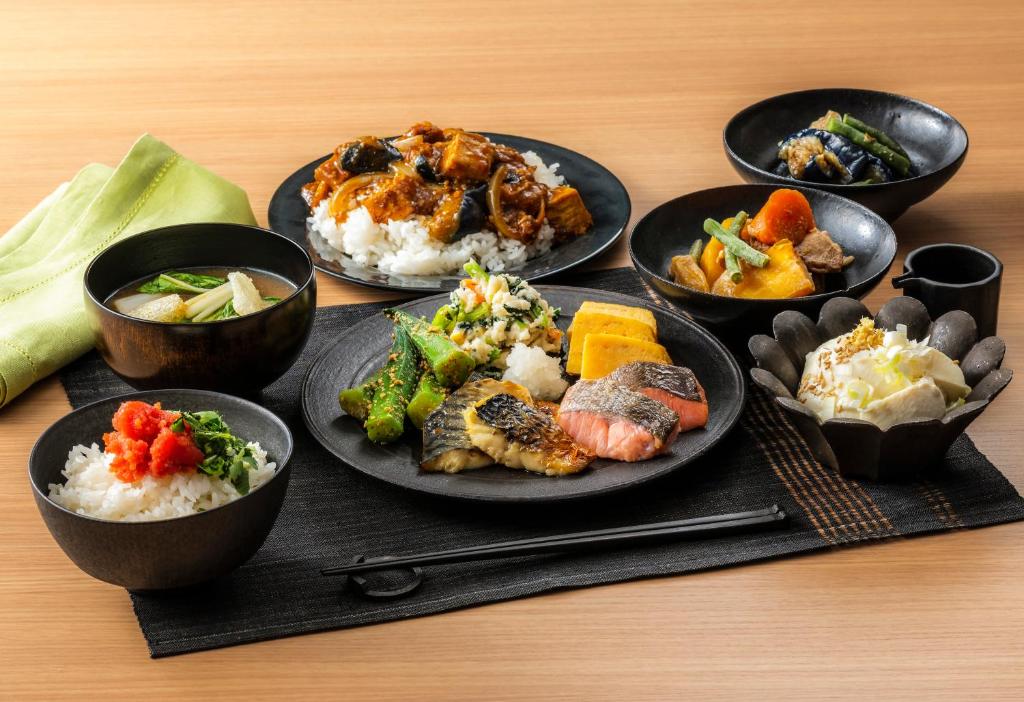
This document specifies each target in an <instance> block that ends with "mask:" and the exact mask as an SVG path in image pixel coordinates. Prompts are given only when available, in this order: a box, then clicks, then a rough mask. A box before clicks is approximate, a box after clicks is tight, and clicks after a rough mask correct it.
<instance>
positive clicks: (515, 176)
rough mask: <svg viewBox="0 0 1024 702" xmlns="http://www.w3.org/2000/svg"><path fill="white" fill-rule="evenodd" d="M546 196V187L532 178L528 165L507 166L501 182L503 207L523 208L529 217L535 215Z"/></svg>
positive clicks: (538, 212) (537, 213)
mask: <svg viewBox="0 0 1024 702" xmlns="http://www.w3.org/2000/svg"><path fill="white" fill-rule="evenodd" d="M547 196H548V189H547V188H546V187H545V186H543V185H541V184H540V183H538V182H537V181H536V180H534V179H533V173H532V171H531V170H530V169H529V168H528V167H526V166H509V167H508V168H507V170H506V172H505V181H504V182H503V183H502V184H501V204H502V205H503V206H504V207H511V208H514V209H517V210H523V211H524V212H526V213H527V214H529V215H530V216H531V217H536V216H537V215H539V214H540V208H541V206H542V205H543V204H544V201H545V200H546V199H547Z"/></svg>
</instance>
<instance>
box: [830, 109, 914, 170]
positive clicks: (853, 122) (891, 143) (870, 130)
mask: <svg viewBox="0 0 1024 702" xmlns="http://www.w3.org/2000/svg"><path fill="white" fill-rule="evenodd" d="M843 121H844V122H846V123H847V124H848V125H850V126H851V127H853V128H854V129H859V130H861V131H862V132H864V133H865V134H870V135H871V136H873V137H874V138H875V139H878V140H879V141H880V142H882V143H883V144H885V145H886V146H888V147H889V148H890V149H892V150H893V151H895V152H896V153H898V154H899V155H900V156H903V157H905V158H908V159H909V158H910V155H909V154H908V153H907V152H906V151H905V150H904V149H903V147H902V146H900V143H899V142H898V141H896V140H895V139H893V138H892V137H891V136H889V135H888V134H886V133H885V132H883V131H882V130H881V129H879V128H878V127H872V126H871V125H870V124H867V123H866V122H861V121H860V120H859V119H857V118H856V117H854V116H853V115H851V114H850V113H849V112H847V113H846V114H845V115H843Z"/></svg>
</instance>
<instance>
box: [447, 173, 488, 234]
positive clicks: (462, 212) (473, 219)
mask: <svg viewBox="0 0 1024 702" xmlns="http://www.w3.org/2000/svg"><path fill="white" fill-rule="evenodd" d="M485 224H487V183H484V184H483V185H478V186H477V187H475V188H470V189H469V190H467V191H466V192H465V193H464V194H463V195H462V204H461V205H460V206H459V228H458V229H457V230H456V231H455V237H454V238H453V239H452V241H458V240H459V239H461V238H462V237H464V236H466V235H468V234H475V233H476V232H478V231H480V230H482V229H483V228H484V225H485Z"/></svg>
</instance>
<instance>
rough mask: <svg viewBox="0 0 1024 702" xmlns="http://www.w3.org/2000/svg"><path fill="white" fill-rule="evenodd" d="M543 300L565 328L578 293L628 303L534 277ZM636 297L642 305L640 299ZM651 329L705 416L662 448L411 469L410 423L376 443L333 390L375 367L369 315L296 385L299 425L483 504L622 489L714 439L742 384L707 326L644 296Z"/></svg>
mask: <svg viewBox="0 0 1024 702" xmlns="http://www.w3.org/2000/svg"><path fill="white" fill-rule="evenodd" d="M537 289H538V290H539V291H540V292H541V294H542V295H543V296H544V298H545V299H546V300H547V301H548V302H549V303H551V304H552V305H554V306H556V307H561V308H562V310H563V315H562V317H561V318H560V319H559V322H558V325H559V326H560V327H561V328H562V329H565V328H567V327H568V326H569V324H570V323H571V322H572V317H573V313H574V312H575V311H576V310H577V309H578V308H579V306H580V303H582V302H583V301H584V300H595V301H603V302H614V303H618V304H624V305H634V306H635V305H637V304H638V302H639V301H638V300H637V299H635V298H632V297H627V296H625V295H619V294H617V293H609V292H603V291H600V290H588V289H585V288H568V287H562V286H554V285H538V286H537ZM446 301H447V296H446V295H444V296H441V295H438V296H434V297H428V298H424V299H422V300H416V301H414V302H410V303H408V304H405V305H402V307H401V309H405V310H408V311H409V312H410V313H412V314H415V315H425V316H431V315H433V313H434V312H435V310H436V309H437V307H438V306H439V305H441V304H443V303H444V302H446ZM641 304H642V303H641ZM643 306H644V307H647V308H649V309H650V310H651V311H653V312H654V316H655V318H656V319H657V321H658V336H659V339H660V341H661V343H662V344H664V346H665V347H666V348H667V349H668V351H669V353H670V354H671V355H672V358H673V360H675V361H676V362H677V363H680V364H683V365H686V366H689V367H690V368H691V369H692V370H693V372H694V373H696V374H697V378H698V379H699V380H700V382H701V384H702V385H703V386H704V390H705V392H706V393H707V397H708V404H709V406H710V414H709V417H708V425H707V428H706V429H704V430H700V429H698V430H695V431H691V432H687V433H685V434H683V435H681V436H680V437H679V438H678V439H677V440H676V441H675V443H674V444H673V445H672V450H671V452H670V453H668V454H666V455H663V456H658V457H656V458H652V459H651V460H648V461H643V462H639V463H621V462H618V461H610V460H605V459H599V460H597V461H594V463H592V464H591V465H590V467H589V468H588V469H587V470H585V471H584V472H582V473H579V474H577V475H573V476H567V477H561V478H549V477H545V476H540V475H534V474H532V473H527V472H526V471H522V470H512V469H509V468H503V467H501V466H491V467H488V468H481V469H478V470H470V471H466V472H464V473H459V474H456V475H449V474H446V473H429V472H426V471H422V470H420V468H419V455H420V448H421V442H420V437H419V434H418V433H417V432H416V431H415V430H413V429H411V428H410V430H409V431H407V432H406V435H405V437H403V440H402V441H400V442H397V443H394V444H390V445H386V446H379V445H377V444H374V443H372V442H371V441H370V440H369V439H367V438H366V434H365V433H364V432H363V430H362V427H360V426H359V423H358V422H356V421H355V420H353V419H352V418H351V417H349V416H347V415H345V414H344V413H343V412H342V411H341V409H340V408H339V407H338V391H339V390H340V389H341V388H343V387H349V386H353V385H356V384H358V383H360V382H362V381H363V380H365V379H366V378H367V377H368V376H369V375H370V374H371V373H372V372H373V371H374V370H375V369H377V368H378V367H380V365H381V364H382V363H383V361H384V358H385V357H386V355H387V353H388V349H389V348H390V346H391V322H390V321H388V320H387V319H386V318H385V317H384V316H383V315H380V314H378V315H375V316H373V317H371V318H369V319H367V320H364V321H362V322H360V323H359V324H357V325H355V326H353V327H351V328H349V329H346V330H345V332H344V334H343V336H342V337H341V338H340V339H339V340H338V343H337V344H334V345H333V346H331V347H330V348H328V349H327V350H326V351H324V352H323V353H322V354H321V355H320V356H319V357H318V358H317V359H316V360H315V361H313V364H312V365H311V366H310V368H309V372H308V373H307V374H306V378H305V380H304V381H303V384H302V410H303V416H304V417H305V420H306V426H307V427H308V428H309V430H310V432H311V433H312V434H313V436H314V437H315V438H316V440H317V441H319V442H320V443H321V444H323V446H324V447H325V448H326V449H327V450H328V451H330V452H331V453H333V454H334V455H335V456H337V457H338V458H340V459H341V460H342V461H344V462H345V463H346V464H347V465H349V466H352V467H353V468H355V469H356V470H359V471H362V472H363V473H366V474H367V475H372V476H373V477H375V478H379V479H381V480H384V481H387V482H389V483H392V484H394V485H399V486H401V487H404V488H409V489H411V490H416V491H418V492H424V493H430V494H434V495H443V496H445V497H454V498H461V499H467V500H480V501H485V502H554V501H558V500H570V499H577V498H583V497H592V496H596V495H602V494H607V493H610V492H615V491H618V490H624V489H626V488H630V487H633V486H636V485H639V484H640V483H643V482H646V481H648V480H652V479H654V478H657V477H659V476H662V475H665V474H667V473H669V472H671V471H673V470H676V469H677V468H681V467H682V466H685V465H687V464H688V463H691V462H693V461H694V460H696V459H697V458H698V457H700V456H702V455H703V454H704V453H706V452H707V451H708V450H709V449H710V448H711V447H712V446H714V445H715V444H716V443H718V442H719V441H721V440H722V438H724V437H725V435H726V434H728V433H729V431H730V430H731V429H732V428H733V426H734V425H735V424H736V421H737V420H738V419H739V416H740V412H741V411H742V409H743V403H744V399H745V383H744V378H743V373H742V371H741V370H740V367H739V364H738V363H737V362H736V360H735V359H734V358H733V357H732V355H731V354H730V353H729V352H728V351H727V350H726V348H725V346H723V345H722V344H721V342H719V341H718V340H717V339H715V338H714V337H713V336H711V334H709V333H708V332H707V331H705V330H704V329H702V328H701V327H699V326H697V325H696V324H694V323H693V322H690V321H688V320H686V319H684V318H682V317H680V316H679V315H677V314H674V313H672V312H669V311H667V310H665V309H664V308H661V307H658V306H656V305H651V304H643Z"/></svg>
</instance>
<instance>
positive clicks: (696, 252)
mask: <svg viewBox="0 0 1024 702" xmlns="http://www.w3.org/2000/svg"><path fill="white" fill-rule="evenodd" d="M703 250H704V240H703V239H697V241H695V242H693V245H692V246H690V257H691V258H692V259H693V260H694V261H700V254H701V252H702V251H703Z"/></svg>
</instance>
